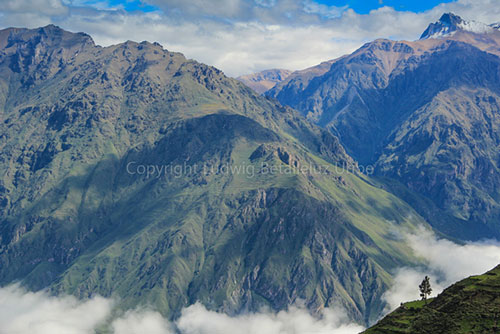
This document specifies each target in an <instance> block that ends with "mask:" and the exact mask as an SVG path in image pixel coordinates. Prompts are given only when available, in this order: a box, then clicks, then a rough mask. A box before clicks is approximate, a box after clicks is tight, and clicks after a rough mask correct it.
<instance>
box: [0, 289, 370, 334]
mask: <svg viewBox="0 0 500 334" xmlns="http://www.w3.org/2000/svg"><path fill="white" fill-rule="evenodd" d="M112 305H113V302H112V300H110V299H105V298H102V297H95V298H92V299H90V300H86V301H79V300H77V299H76V298H74V297H68V296H66V297H52V296H49V295H48V294H46V293H44V292H36V293H33V292H27V291H25V290H23V289H22V288H20V287H18V286H10V287H6V288H0V333H2V334H3V333H6V334H7V333H8V334H32V333H36V334H58V333H61V334H63V333H64V334H93V333H94V332H95V329H96V328H97V327H99V326H103V324H104V322H105V321H106V320H107V319H109V317H111V313H112V312H111V311H112ZM175 328H177V329H178V330H179V332H176V331H175ZM111 329H112V331H113V333H114V334H142V333H148V334H174V333H180V334H233V333H241V334H290V333H295V334H313V333H314V334H327V333H328V334H355V333H359V332H360V331H362V330H363V327H361V326H359V325H357V324H353V323H351V322H350V321H349V319H348V317H347V316H346V313H345V312H344V311H343V310H342V309H340V308H334V309H326V310H324V311H323V313H322V317H321V318H320V319H317V318H315V317H313V316H311V315H310V314H309V313H308V311H306V310H305V309H302V308H298V307H295V306H292V307H290V309H289V310H288V311H281V312H278V313H272V312H257V313H249V314H244V315H240V316H236V317H230V316H228V315H226V314H222V313H217V312H213V311H208V310H207V309H206V308H205V307H204V306H202V305H201V304H199V303H196V304H194V305H191V306H190V307H187V308H185V309H184V310H183V311H182V314H181V316H180V318H179V319H178V320H176V321H175V322H174V323H170V322H168V321H167V320H165V318H163V317H162V316H161V315H160V314H159V313H158V312H154V311H151V310H143V309H138V310H131V311H128V312H126V313H125V314H124V315H123V316H121V317H119V318H117V319H115V320H113V322H112V323H111Z"/></svg>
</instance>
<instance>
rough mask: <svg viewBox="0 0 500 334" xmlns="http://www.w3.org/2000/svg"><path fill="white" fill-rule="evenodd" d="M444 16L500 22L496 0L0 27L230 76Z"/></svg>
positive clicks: (46, 20) (130, 15)
mask: <svg viewBox="0 0 500 334" xmlns="http://www.w3.org/2000/svg"><path fill="white" fill-rule="evenodd" d="M448 11H451V12H454V13H456V14H458V15H461V16H462V17H464V18H466V19H471V20H477V21H481V22H484V23H493V22H498V21H500V6H498V0H456V1H442V0H441V1H439V0H403V1H396V0H0V27H2V28H3V27H10V26H16V27H30V28H34V27H39V26H44V25H47V24H50V23H53V24H56V25H59V26H61V27H62V28H65V29H67V30H70V31H83V32H86V33H89V34H90V35H92V37H93V38H94V40H95V41H96V42H97V43H98V44H100V45H103V46H106V45H110V44H116V43H120V42H123V41H126V40H134V41H143V40H148V41H151V42H153V41H157V42H159V43H161V44H162V45H163V46H164V47H165V48H166V49H168V50H172V51H178V52H182V53H184V54H185V55H186V56H187V57H189V58H194V59H196V60H199V61H201V62H204V63H207V64H210V65H214V66H216V67H218V68H220V69H222V70H223V71H224V72H225V73H226V74H227V75H230V76H236V75H240V74H245V73H251V72H255V71H259V70H263V69H268V68H287V69H292V70H297V69H302V68H306V67H309V66H312V65H315V64H318V63H319V62H321V61H324V60H328V59H332V58H336V57H339V56H341V55H343V54H346V53H349V52H351V51H353V50H355V49H356V48H358V47H359V46H361V45H362V44H363V43H365V42H367V41H370V40H373V39H375V38H392V39H408V40H414V39H418V37H419V36H420V34H421V33H422V32H423V30H425V28H426V26H427V25H428V23H429V22H433V21H436V20H437V19H438V18H439V17H440V15H441V14H442V13H443V12H448Z"/></svg>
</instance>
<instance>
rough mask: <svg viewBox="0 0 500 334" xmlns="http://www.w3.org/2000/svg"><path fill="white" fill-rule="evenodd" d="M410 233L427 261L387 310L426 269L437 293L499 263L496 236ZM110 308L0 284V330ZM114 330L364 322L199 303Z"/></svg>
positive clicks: (18, 333) (223, 331)
mask: <svg viewBox="0 0 500 334" xmlns="http://www.w3.org/2000/svg"><path fill="white" fill-rule="evenodd" d="M406 238H407V239H408V242H409V244H410V245H411V247H412V249H413V250H414V251H415V253H416V255H418V256H420V257H422V259H423V260H424V262H425V265H424V266H422V267H418V268H400V269H399V270H398V272H397V274H396V276H395V280H394V285H393V287H392V288H391V289H390V290H389V291H387V292H386V294H385V295H384V300H385V301H386V302H387V303H388V309H387V310H388V311H389V309H394V308H396V307H397V306H399V304H400V303H401V302H403V301H408V300H414V299H418V295H419V293H418V284H419V283H420V282H421V280H422V278H423V277H424V276H425V275H429V276H430V277H431V279H432V282H431V283H432V286H433V290H434V295H435V294H437V293H439V292H440V291H441V290H442V289H443V288H445V287H446V286H448V285H450V284H451V283H453V282H455V281H457V280H460V279H462V278H465V277H467V276H470V275H474V274H480V273H483V272H485V271H487V270H489V269H491V268H493V267H494V266H496V265H497V264H499V263H500V242H497V241H485V242H474V243H468V244H465V245H458V244H455V243H453V242H451V241H448V240H444V239H438V238H436V236H435V235H434V234H432V233H431V232H429V231H425V230H421V231H419V233H417V234H412V235H407V236H406ZM112 309H113V301H112V300H109V299H105V298H101V297H95V298H92V299H90V300H87V301H79V300H77V299H76V298H74V297H51V296H49V295H48V294H46V293H44V292H36V293H33V292H26V291H24V290H23V289H21V288H19V287H18V286H10V287H6V288H1V289H0V333H8V334H31V333H37V334H53V333H65V334H91V333H94V331H95V329H96V328H99V326H102V324H103V323H104V322H105V321H106V320H107V319H109V317H110V316H111V311H112ZM111 330H112V331H113V333H114V334H142V333H148V334H174V333H175V334H177V333H179V332H180V333H181V334H232V333H242V334H290V333H293V334H313V333H314V334H326V333H329V334H355V333H359V332H360V331H362V330H363V327H361V326H360V325H358V324H355V323H351V322H350V321H349V319H348V317H347V316H346V313H345V312H344V311H343V310H342V309H340V308H330V309H326V310H325V311H324V312H323V316H322V318H321V319H317V318H315V317H313V316H311V315H310V314H309V313H308V312H307V311H306V310H304V309H302V308H299V307H295V306H293V307H290V309H289V310H288V311H281V312H278V313H270V312H260V313H252V314H244V315H240V316H236V317H230V316H228V315H226V314H221V313H217V312H213V311H209V310H207V309H206V308H205V307H204V306H202V305H201V304H199V303H197V304H194V305H191V306H190V307H187V308H185V309H184V310H183V311H182V315H181V317H180V318H179V319H178V320H177V321H175V323H171V322H168V321H167V320H165V319H164V318H163V317H162V316H161V315H160V314H159V313H157V312H154V311H150V310H132V311H128V312H126V313H125V314H124V315H122V316H121V317H120V318H118V319H115V320H113V322H112V324H111ZM176 330H177V331H178V332H176Z"/></svg>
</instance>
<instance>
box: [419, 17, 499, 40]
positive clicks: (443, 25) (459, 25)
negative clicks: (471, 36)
mask: <svg viewBox="0 0 500 334" xmlns="http://www.w3.org/2000/svg"><path fill="white" fill-rule="evenodd" d="M498 26H499V24H498V23H496V24H492V25H487V24H484V23H481V22H477V21H466V20H464V19H462V18H461V17H460V16H458V15H455V14H453V13H445V14H443V16H441V18H440V19H439V21H438V22H435V23H431V24H430V25H429V26H428V27H427V29H426V30H425V31H424V33H423V34H422V36H420V39H428V38H440V37H446V36H451V35H453V34H454V33H455V32H456V31H459V30H462V31H469V32H473V33H476V34H485V33H489V32H493V31H495V30H496V29H498V28H499V27H498Z"/></svg>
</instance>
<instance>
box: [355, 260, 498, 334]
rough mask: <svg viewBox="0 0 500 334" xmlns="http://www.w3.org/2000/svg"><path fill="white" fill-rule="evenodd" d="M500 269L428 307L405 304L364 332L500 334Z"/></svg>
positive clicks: (450, 291)
mask: <svg viewBox="0 0 500 334" xmlns="http://www.w3.org/2000/svg"><path fill="white" fill-rule="evenodd" d="M499 307H500V266H498V267H496V268H494V269H493V270H491V271H488V272H487V273H485V274H483V275H478V276H471V277H469V278H466V279H464V280H462V281H460V282H458V283H455V284H453V285H452V286H450V287H449V288H447V289H446V290H444V291H443V292H442V293H441V294H440V295H439V296H437V297H436V298H434V299H432V300H431V301H430V302H429V303H428V304H425V303H424V302H423V301H417V302H410V303H406V304H403V305H402V306H401V307H399V308H398V309H397V310H395V311H394V312H392V313H390V314H389V315H387V316H386V317H385V318H384V319H382V320H381V321H379V322H378V323H377V324H376V325H374V326H373V327H372V328H370V329H368V330H366V331H365V332H363V333H366V334H377V333H380V334H389V333H394V334H396V333H401V334H402V333H412V334H420V333H436V334H447V333H449V334H452V333H453V334H462V333H471V334H475V333H478V334H479V333H497V332H498V330H499V326H500V324H499V322H498V310H499Z"/></svg>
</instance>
